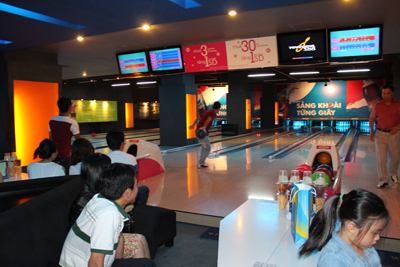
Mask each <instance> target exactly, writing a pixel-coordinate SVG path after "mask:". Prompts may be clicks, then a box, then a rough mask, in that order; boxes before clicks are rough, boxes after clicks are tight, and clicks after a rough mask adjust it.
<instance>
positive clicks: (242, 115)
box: [226, 71, 251, 134]
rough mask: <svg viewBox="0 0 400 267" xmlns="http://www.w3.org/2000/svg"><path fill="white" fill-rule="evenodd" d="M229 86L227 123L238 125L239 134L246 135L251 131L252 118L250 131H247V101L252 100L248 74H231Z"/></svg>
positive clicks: (240, 72) (229, 74)
mask: <svg viewBox="0 0 400 267" xmlns="http://www.w3.org/2000/svg"><path fill="white" fill-rule="evenodd" d="M228 84H229V93H228V94H227V96H226V106H227V123H228V124H238V133H239V134H245V133H247V132H250V131H251V117H250V129H246V128H247V127H246V114H247V113H246V108H247V106H246V99H249V100H251V96H250V92H249V80H248V77H247V72H245V71H232V72H229V73H228ZM250 116H251V114H250Z"/></svg>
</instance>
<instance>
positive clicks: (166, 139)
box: [159, 73, 197, 146]
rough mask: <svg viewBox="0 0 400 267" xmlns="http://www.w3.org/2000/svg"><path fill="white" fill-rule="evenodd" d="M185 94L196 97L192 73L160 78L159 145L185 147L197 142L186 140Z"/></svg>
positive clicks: (190, 139)
mask: <svg viewBox="0 0 400 267" xmlns="http://www.w3.org/2000/svg"><path fill="white" fill-rule="evenodd" d="M187 94H189V95H195V96H196V97H197V86H196V85H195V76H194V73H184V74H177V75H168V76H163V77H162V78H161V86H159V99H160V145H162V146H185V145H189V144H195V143H196V142H197V140H196V138H187V130H188V127H187V125H188V122H187V112H186V108H187V105H186V95H187ZM192 108H193V109H195V108H196V107H195V106H193V107H192ZM191 123H193V121H191V122H190V124H191Z"/></svg>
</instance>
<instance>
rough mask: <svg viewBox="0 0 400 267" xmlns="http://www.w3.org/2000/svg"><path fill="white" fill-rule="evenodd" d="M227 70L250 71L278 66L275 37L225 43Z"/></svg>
mask: <svg viewBox="0 0 400 267" xmlns="http://www.w3.org/2000/svg"><path fill="white" fill-rule="evenodd" d="M225 44H226V54H227V57H228V69H229V70H234V69H250V68H263V67H274V66H277V65H278V51H277V46H276V36H268V37H261V38H250V39H241V40H233V41H227V42H225Z"/></svg>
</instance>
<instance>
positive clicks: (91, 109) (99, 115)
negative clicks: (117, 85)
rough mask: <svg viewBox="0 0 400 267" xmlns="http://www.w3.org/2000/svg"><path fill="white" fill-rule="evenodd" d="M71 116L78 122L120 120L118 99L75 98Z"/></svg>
mask: <svg viewBox="0 0 400 267" xmlns="http://www.w3.org/2000/svg"><path fill="white" fill-rule="evenodd" d="M71 116H72V117H74V116H75V118H76V121H77V122H78V123H85V122H107V121H118V112H117V101H99V100H97V101H96V100H73V111H72V112H71Z"/></svg>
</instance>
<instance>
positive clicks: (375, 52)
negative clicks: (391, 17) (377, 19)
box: [328, 25, 382, 62]
mask: <svg viewBox="0 0 400 267" xmlns="http://www.w3.org/2000/svg"><path fill="white" fill-rule="evenodd" d="M328 38H329V61H330V62H352V61H368V60H376V59H382V25H375V26H357V27H349V28H342V29H330V30H328Z"/></svg>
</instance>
